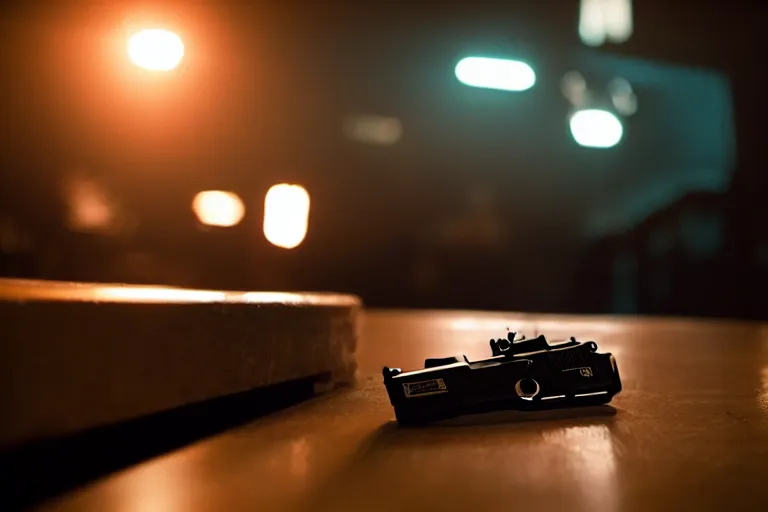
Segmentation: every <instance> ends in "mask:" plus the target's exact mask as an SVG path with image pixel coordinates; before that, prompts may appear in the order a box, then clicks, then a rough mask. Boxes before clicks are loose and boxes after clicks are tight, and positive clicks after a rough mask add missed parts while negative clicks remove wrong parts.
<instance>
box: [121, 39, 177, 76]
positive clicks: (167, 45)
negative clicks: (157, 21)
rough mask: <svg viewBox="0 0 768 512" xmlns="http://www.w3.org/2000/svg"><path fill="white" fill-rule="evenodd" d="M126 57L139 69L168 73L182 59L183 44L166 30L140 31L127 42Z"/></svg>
mask: <svg viewBox="0 0 768 512" xmlns="http://www.w3.org/2000/svg"><path fill="white" fill-rule="evenodd" d="M128 56H129V57H130V59H131V61H132V62H133V63H134V64H136V65H137V66H139V67H142V68H145V69H150V70H152V71H170V70H171V69H173V68H175V67H176V66H178V65H179V62H181V59H182V57H184V43H182V42H181V38H180V37H179V36H178V35H176V34H174V33H173V32H170V31H168V30H162V29H151V30H142V31H140V32H137V33H135V34H133V36H131V38H130V40H129V41H128Z"/></svg>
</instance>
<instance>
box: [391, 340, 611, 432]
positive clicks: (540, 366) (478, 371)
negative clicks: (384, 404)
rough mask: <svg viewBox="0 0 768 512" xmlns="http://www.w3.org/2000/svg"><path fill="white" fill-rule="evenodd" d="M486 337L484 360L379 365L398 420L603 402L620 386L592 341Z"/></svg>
mask: <svg viewBox="0 0 768 512" xmlns="http://www.w3.org/2000/svg"><path fill="white" fill-rule="evenodd" d="M516 338H517V333H515V332H510V333H508V334H507V338H506V339H505V338H501V339H497V340H491V343H490V344H491V353H492V356H491V358H489V359H483V360H480V361H472V362H470V361H469V359H467V356H460V357H446V358H435V359H427V360H426V361H425V362H424V369H422V370H415V371H410V372H403V371H401V370H400V369H399V368H389V367H386V366H385V367H384V370H383V372H382V373H383V375H384V385H385V386H386V388H387V393H388V394H389V401H390V403H391V404H392V406H393V407H394V409H395V416H396V417H397V421H398V423H399V424H401V425H417V424H423V423H428V422H430V421H435V420H440V419H447V418H452V417H456V416H461V415H464V414H475V413H483V412H490V411H496V410H501V409H517V410H541V409H554V408H561V407H576V406H582V405H599V404H606V403H608V402H610V401H611V399H612V398H613V397H614V396H615V395H616V394H617V393H619V392H620V391H621V379H620V378H619V370H618V367H617V365H616V359H615V358H614V357H613V355H612V354H610V353H605V354H599V353H598V352H597V344H596V343H595V342H594V341H588V342H579V341H576V339H575V338H573V337H571V338H570V340H568V341H565V342H563V343H558V344H552V345H550V344H549V343H548V342H547V339H546V338H545V337H544V336H543V335H541V336H537V337H535V338H531V339H525V337H523V338H522V339H520V340H517V339H516Z"/></svg>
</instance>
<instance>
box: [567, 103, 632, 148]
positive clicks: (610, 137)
mask: <svg viewBox="0 0 768 512" xmlns="http://www.w3.org/2000/svg"><path fill="white" fill-rule="evenodd" d="M571 134H573V138H574V139H575V140H576V142H577V143H579V145H581V146H585V147H589V148H611V147H613V146H615V145H616V144H618V143H619V141H621V138H622V137H623V135H624V128H623V127H622V125H621V121H619V119H618V118H617V117H616V116H615V115H613V114H611V113H610V112H607V111H605V110H598V109H589V110H579V111H578V112H576V113H575V114H573V116H572V117H571Z"/></svg>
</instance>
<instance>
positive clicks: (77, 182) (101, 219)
mask: <svg viewBox="0 0 768 512" xmlns="http://www.w3.org/2000/svg"><path fill="white" fill-rule="evenodd" d="M65 194H66V201H67V205H68V210H69V212H68V213H69V215H68V218H67V225H68V226H69V228H70V229H72V230H75V231H84V232H97V231H105V230H109V228H111V227H112V226H113V224H114V222H115V215H116V214H115V208H114V206H113V204H112V201H111V199H110V197H109V195H108V193H107V192H106V190H104V188H103V187H102V186H101V185H99V184H98V183H97V182H95V181H92V180H88V179H79V178H73V179H72V180H70V181H69V182H68V183H67V186H66V192H65Z"/></svg>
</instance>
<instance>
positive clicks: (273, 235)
mask: <svg viewBox="0 0 768 512" xmlns="http://www.w3.org/2000/svg"><path fill="white" fill-rule="evenodd" d="M308 227H309V193H308V192H307V191H306V189H305V188H304V187H302V186H300V185H289V184H287V183H280V184H278V185H274V186H273V187H272V188H270V189H269V191H268V192H267V196H266V197H265V198H264V236H265V237H266V239H267V240H269V242H270V243H272V244H273V245H276V246H277V247H282V248H283V249H293V248H294V247H298V246H299V245H300V244H301V242H303V241H304V237H306V236H307V229H308Z"/></svg>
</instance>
